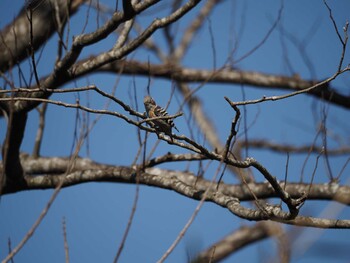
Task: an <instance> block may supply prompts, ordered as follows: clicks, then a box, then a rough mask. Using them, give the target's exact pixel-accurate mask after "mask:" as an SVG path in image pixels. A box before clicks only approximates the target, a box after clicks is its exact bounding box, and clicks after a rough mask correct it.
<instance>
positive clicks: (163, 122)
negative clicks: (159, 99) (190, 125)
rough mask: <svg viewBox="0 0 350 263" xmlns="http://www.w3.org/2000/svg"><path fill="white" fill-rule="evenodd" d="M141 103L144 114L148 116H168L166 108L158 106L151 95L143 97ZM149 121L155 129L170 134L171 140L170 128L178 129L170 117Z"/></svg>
mask: <svg viewBox="0 0 350 263" xmlns="http://www.w3.org/2000/svg"><path fill="white" fill-rule="evenodd" d="M143 104H144V105H145V109H146V114H147V117H148V118H154V117H166V116H169V114H168V113H167V112H166V110H165V109H164V108H162V107H160V106H158V105H157V103H156V102H155V101H154V99H153V98H152V97H151V96H148V95H147V96H145V97H144V99H143ZM149 123H150V125H151V126H152V127H153V128H155V129H156V130H157V131H159V132H163V133H165V134H166V135H168V136H170V138H171V140H172V133H171V130H172V128H173V127H174V128H175V130H177V131H179V130H178V129H177V128H176V126H175V124H174V122H173V120H172V119H156V120H152V121H149Z"/></svg>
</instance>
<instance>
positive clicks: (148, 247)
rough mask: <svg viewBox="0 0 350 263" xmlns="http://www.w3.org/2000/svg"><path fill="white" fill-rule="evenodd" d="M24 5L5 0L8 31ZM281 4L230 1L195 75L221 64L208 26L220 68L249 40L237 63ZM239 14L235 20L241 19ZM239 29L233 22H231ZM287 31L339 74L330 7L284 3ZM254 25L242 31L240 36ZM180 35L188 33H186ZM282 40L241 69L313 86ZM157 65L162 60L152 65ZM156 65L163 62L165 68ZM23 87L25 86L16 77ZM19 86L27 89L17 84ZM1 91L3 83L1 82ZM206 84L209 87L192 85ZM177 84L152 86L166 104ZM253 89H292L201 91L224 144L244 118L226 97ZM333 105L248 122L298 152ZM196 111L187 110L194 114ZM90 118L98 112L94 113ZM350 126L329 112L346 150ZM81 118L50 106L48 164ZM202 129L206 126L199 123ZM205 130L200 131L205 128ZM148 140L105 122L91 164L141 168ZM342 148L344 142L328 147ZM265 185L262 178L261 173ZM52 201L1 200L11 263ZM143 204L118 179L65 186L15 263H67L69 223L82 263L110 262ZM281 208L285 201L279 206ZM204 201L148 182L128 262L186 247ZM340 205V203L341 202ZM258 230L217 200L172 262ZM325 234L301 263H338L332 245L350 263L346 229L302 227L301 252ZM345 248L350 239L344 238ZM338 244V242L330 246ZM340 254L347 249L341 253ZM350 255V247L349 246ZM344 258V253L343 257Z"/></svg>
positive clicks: (253, 131)
mask: <svg viewBox="0 0 350 263" xmlns="http://www.w3.org/2000/svg"><path fill="white" fill-rule="evenodd" d="M101 2H102V1H101ZM329 2H330V3H329V4H330V6H331V8H332V9H333V15H334V17H335V19H336V22H337V23H338V26H339V28H342V26H343V25H344V24H345V21H346V20H349V18H350V15H349V12H348V10H350V2H349V1H344V0H340V1H336V2H335V1H332V2H331V1H329ZM20 5H21V3H19V1H18V2H17V1H16V2H15V1H9V0H2V1H1V2H0V17H1V19H0V26H1V27H4V26H5V25H6V24H7V23H8V22H10V21H11V20H12V19H13V18H14V17H15V15H16V14H17V12H18V11H19V9H20ZM201 5H202V4H200V5H199V6H198V7H197V8H196V9H195V10H193V11H192V12H191V13H189V14H188V15H187V16H186V17H185V18H184V22H187V21H190V20H191V19H192V18H193V16H194V14H195V13H196V12H197V11H198V10H199V8H200V6H201ZM279 8H280V4H279V1H272V0H271V1H252V0H249V1H242V0H241V1H224V3H222V4H221V5H219V7H218V8H217V9H216V10H215V11H214V12H213V14H212V16H211V17H210V21H208V22H207V23H206V26H205V27H204V28H203V30H201V32H200V33H199V34H198V35H197V36H196V38H195V43H194V45H193V46H192V47H191V48H190V50H189V52H188V54H187V55H186V57H185V59H184V61H183V64H184V65H185V66H187V67H192V68H203V69H211V68H212V66H213V52H212V50H213V49H212V43H211V41H210V37H209V36H210V35H209V29H210V27H211V30H212V32H213V37H214V39H215V43H214V45H215V51H216V64H217V65H218V66H221V65H222V63H224V61H225V60H226V58H227V55H228V53H229V51H230V41H229V38H230V37H232V39H233V40H232V41H235V40H237V41H239V47H238V50H237V53H236V54H235V57H234V58H235V59H236V58H239V57H241V56H242V55H243V54H245V53H246V52H247V51H249V50H251V49H252V48H253V47H254V46H255V45H256V44H257V43H258V42H259V41H260V40H261V39H262V38H263V37H264V35H265V34H266V32H267V31H268V30H269V28H270V27H271V25H272V24H273V22H274V21H275V19H276V17H277V14H278V10H279ZM86 10H87V8H86V7H83V8H82V10H81V13H80V14H79V15H77V16H76V17H74V18H73V19H72V32H80V31H81V26H82V25H83V24H84V22H85V14H86ZM90 15H91V19H90V22H89V25H88V28H87V30H88V31H89V30H90V31H91V30H94V29H95V28H96V24H95V21H96V20H95V14H94V12H91V14H90ZM161 15H164V12H159V13H156V12H151V11H149V12H147V14H146V15H143V16H142V21H144V23H145V24H144V27H146V25H147V23H149V22H150V21H152V20H153V19H154V18H155V17H160V16H161ZM231 15H232V18H230V16H231ZM232 24H233V25H232ZM280 25H282V26H283V28H284V29H285V30H286V31H287V32H288V33H289V34H290V35H292V36H294V37H295V38H296V39H299V40H307V39H310V41H307V42H305V43H307V45H306V52H307V55H308V57H309V58H310V59H311V61H312V64H313V67H314V71H315V73H316V77H317V79H324V78H327V77H329V76H331V75H332V74H333V73H334V72H335V71H336V69H337V63H338V61H339V57H340V52H341V46H340V43H339V40H338V38H337V36H336V34H335V32H334V28H333V25H332V23H331V21H330V19H329V16H328V11H327V9H326V7H325V6H324V4H323V1H316V0H312V1H300V0H298V1H285V3H284V9H283V16H282V20H281V22H280ZM185 26H186V24H185V23H183V22H182V23H179V32H183V30H184V29H185ZM232 27H233V28H234V31H235V32H236V34H238V33H239V32H240V28H241V27H243V30H242V34H241V35H239V36H236V35H235V34H234V33H233V31H232ZM180 35H181V34H179V36H180ZM161 38H162V33H161V32H156V34H155V35H154V41H156V42H157V43H161V44H162V47H164V42H162V40H161ZM281 39H282V38H281V34H280V33H279V31H278V30H275V31H274V32H273V33H272V34H271V36H270V37H269V39H268V40H267V41H266V43H265V44H264V45H263V46H262V47H261V48H259V49H258V50H257V51H256V52H255V53H254V54H253V55H251V56H249V57H248V58H246V59H244V60H243V61H241V62H240V63H238V64H237V65H235V66H236V67H238V68H240V69H243V70H250V71H258V72H263V73H270V74H285V75H291V74H292V73H296V74H299V75H300V76H301V77H303V78H306V79H309V78H311V73H310V71H309V70H308V67H307V66H306V65H305V63H304V60H303V56H302V55H300V53H299V52H298V50H297V49H296V48H295V46H293V45H292V44H291V42H290V41H289V40H287V39H284V41H285V43H286V47H287V49H288V59H289V60H290V62H291V64H292V68H293V72H291V71H290V70H288V67H287V66H286V59H285V56H284V54H283V49H282V44H281ZM114 41H115V37H114V36H111V37H108V38H107V39H106V40H104V41H103V42H102V43H99V44H97V45H96V46H93V47H89V48H88V49H87V50H86V53H83V56H84V55H87V54H89V53H91V52H93V53H95V54H96V53H97V52H98V51H101V50H106V49H108V48H110V47H111V46H113V44H114ZM56 43H57V38H54V39H53V41H50V42H49V43H48V44H47V45H46V47H45V49H44V53H45V56H44V58H42V61H41V62H40V63H39V65H38V71H39V74H40V75H41V76H44V75H45V74H47V73H49V72H50V70H51V69H52V68H53V65H54V64H53V62H54V59H55V52H56ZM148 57H150V58H151V59H153V57H152V55H150V54H149V53H147V52H146V51H145V50H136V51H135V52H134V53H132V54H131V55H129V57H128V58H134V59H140V60H143V61H146V60H147V58H148ZM349 59H350V55H349V53H347V54H346V57H345V64H347V63H348V62H349V61H350V60H349ZM152 61H154V60H152ZM154 62H157V61H154ZM22 67H23V69H24V70H28V61H25V62H23V63H22ZM116 78H117V76H115V75H107V74H94V75H91V76H89V78H88V80H86V79H81V80H79V81H77V83H76V85H77V86H83V85H86V84H88V83H90V84H95V85H97V86H98V87H99V88H100V89H102V90H104V91H108V92H110V91H111V90H112V87H113V85H114V84H115V81H116ZM15 81H18V80H15ZM133 81H134V80H133V79H132V78H131V77H122V79H121V80H120V82H119V84H118V88H117V92H116V94H117V96H118V98H121V99H123V100H124V101H126V102H129V101H130V100H129V94H130V92H132V90H133V89H132V86H133ZM17 83H18V82H17ZM349 83H350V78H349V74H348V73H346V74H344V76H341V77H339V78H338V79H337V80H335V81H334V82H332V85H333V86H334V87H336V88H337V90H339V91H341V92H343V93H344V94H348V95H349V94H350V92H349ZM1 85H2V83H1ZM74 85H75V84H74V83H69V84H67V85H66V86H65V87H74ZM135 85H136V91H137V100H138V103H139V107H140V109H141V110H143V105H142V99H143V96H144V95H145V94H146V86H147V79H146V78H143V77H142V78H136V79H135ZM190 86H191V88H195V87H197V86H198V84H191V85H190ZM171 87H172V83H171V82H169V81H165V80H159V79H153V80H152V87H151V94H152V95H153V96H154V97H155V99H156V101H157V102H158V103H159V104H160V105H165V104H166V103H167V101H168V98H169V95H170V93H171ZM242 89H244V91H245V95H246V98H247V99H254V98H260V97H261V96H263V95H279V94H285V93H286V92H287V91H281V90H272V89H271V90H268V89H264V90H262V89H258V88H253V87H248V86H244V87H241V86H239V85H226V84H208V85H205V86H204V87H202V88H201V89H200V90H199V91H198V92H197V95H198V96H199V98H201V100H202V101H203V105H204V110H205V112H206V113H207V114H208V115H209V117H210V118H211V119H212V120H213V122H214V124H215V125H216V127H217V131H218V134H219V135H220V139H221V140H222V141H224V140H225V139H226V136H227V134H228V132H229V128H230V122H231V120H232V118H233V116H234V112H233V111H232V109H231V108H230V107H229V105H227V103H226V102H225V100H224V99H223V97H224V96H228V97H229V98H231V99H232V100H236V101H239V100H242ZM89 97H90V103H91V107H93V108H96V109H97V108H102V107H103V105H104V103H105V99H104V98H101V97H99V96H97V94H94V93H90V94H89ZM175 97H176V98H178V99H180V100H181V95H180V94H179V93H178V92H175ZM75 98H76V95H54V96H53V97H52V99H55V100H62V101H65V102H71V103H72V102H74V101H75ZM80 99H81V101H82V102H86V95H81V97H80ZM322 106H324V104H323V103H320V102H315V99H314V98H312V97H310V96H305V95H301V96H297V97H293V98H290V99H287V100H283V101H278V102H267V103H264V104H260V105H254V106H253V105H251V106H249V107H247V115H246V116H244V117H245V118H246V119H247V123H248V125H249V124H252V123H253V125H252V127H251V128H250V129H249V133H248V137H249V138H251V139H253V138H257V139H270V140H273V141H274V142H280V143H284V142H288V143H292V144H295V145H303V144H304V143H307V142H308V143H310V142H311V141H312V139H313V138H314V134H315V129H316V125H317V122H316V121H315V119H314V118H313V112H312V110H313V109H316V112H317V113H318V115H319V113H320V108H321V107H322ZM111 109H113V110H119V111H121V110H122V109H120V107H118V106H115V105H111ZM177 110H178V103H177V101H176V100H173V101H172V103H171V104H170V107H169V109H168V111H169V112H170V113H172V112H176V111H177ZM185 114H188V110H187V109H185ZM90 118H91V119H93V118H94V116H90ZM318 118H320V115H319V117H318ZM348 118H349V112H348V111H346V110H344V109H342V108H340V107H337V106H331V107H330V109H329V119H328V124H329V125H330V127H329V128H330V129H331V131H332V132H333V131H334V132H335V133H337V134H339V136H341V137H342V138H343V144H346V145H349V130H350V127H349V124H348V123H347V122H344V120H347V119H348ZM74 122H75V111H74V110H72V109H66V108H60V107H57V106H53V105H50V106H49V108H48V113H47V126H46V128H45V136H44V141H43V148H42V155H43V156H68V155H69V154H70V149H71V147H72V140H73V130H74ZM37 125H38V118H37V113H36V111H33V112H31V113H30V115H29V120H28V125H27V128H26V133H25V138H24V141H23V144H22V148H21V149H22V151H24V152H31V151H32V147H33V142H34V137H35V133H36V129H37ZM176 125H177V127H178V128H179V129H180V132H181V133H183V134H189V133H188V127H187V125H186V123H185V121H183V120H181V119H177V120H176ZM194 127H195V126H194ZM195 129H196V128H195ZM4 134H5V122H4V120H3V119H0V140H1V142H2V141H3V138H4ZM136 135H137V132H136V129H135V127H132V126H130V125H126V123H125V122H124V121H122V120H120V119H116V118H114V117H110V116H103V117H102V118H101V120H100V121H99V122H98V123H97V125H96V127H95V128H94V129H93V131H92V133H91V134H90V137H89V157H90V158H91V159H93V160H95V161H98V162H102V163H108V164H115V165H130V164H131V162H132V161H133V157H134V156H135V154H136V151H137V146H138V144H137V137H136ZM154 142H155V136H154V135H151V138H150V140H149V143H148V144H149V145H152V143H154ZM329 144H330V146H331V147H335V146H337V145H338V144H337V143H336V142H335V141H333V140H331V139H330V140H329ZM86 149H87V148H86V146H84V147H83V149H82V152H81V156H87V150H86ZM168 151H171V152H184V150H182V149H179V148H177V147H174V146H169V145H168V144H166V143H164V142H161V143H160V146H159V147H158V149H157V151H156V153H155V155H161V154H164V153H166V152H168ZM249 155H250V156H253V157H254V158H256V159H257V160H259V161H260V162H261V163H262V164H263V165H265V166H266V167H267V168H268V169H269V170H270V171H271V172H272V173H273V174H274V175H275V176H277V178H279V179H280V180H283V178H284V170H285V161H286V156H285V155H278V154H276V153H272V152H269V151H257V150H255V151H254V150H250V151H249ZM315 158H316V156H314V155H313V156H311V158H310V162H309V163H308V165H307V168H306V173H305V174H306V177H305V178H306V180H309V179H310V176H309V175H310V172H311V171H312V169H313V167H314V163H315ZM347 158H348V157H347V156H345V157H337V158H333V159H332V164H333V165H332V168H333V169H334V173H335V174H336V173H337V172H339V171H340V168H341V167H342V165H343V164H344V163H345V160H346V159H347ZM304 160H305V155H291V156H290V170H289V176H290V177H289V179H290V181H298V180H299V179H300V172H301V167H302V163H303V161H304ZM185 166H186V164H184V165H179V164H176V165H173V164H172V165H162V166H161V167H163V168H169V169H179V170H180V169H183V168H184V167H185ZM216 168H217V164H216V165H211V167H210V169H209V170H208V172H207V174H206V177H207V178H211V177H212V176H213V174H214V172H215V170H216ZM196 169H197V164H192V165H191V166H190V170H191V171H193V172H195V171H196ZM349 172H350V170H349V168H347V169H346V170H345V172H344V175H343V177H342V178H341V183H343V184H345V183H347V184H348V182H346V179H347V178H346V174H347V173H349ZM225 176H226V177H225V178H224V180H225V181H227V182H236V181H235V179H234V178H233V177H232V176H231V175H230V174H226V175H225ZM257 180H258V181H263V178H262V177H259V175H258V176H257ZM315 181H316V182H327V177H326V174H325V170H324V167H323V163H322V165H320V169H319V172H318V173H317V176H316V178H315ZM51 194H52V190H46V191H30V192H22V193H17V194H12V195H6V196H4V197H2V198H1V203H0V258H1V259H2V258H4V257H5V255H6V252H7V242H8V238H11V242H12V246H13V247H14V246H16V245H17V244H18V242H20V240H21V239H22V238H23V236H24V235H25V234H26V232H27V231H28V230H29V229H30V227H31V226H32V224H33V223H34V222H35V220H36V219H37V217H38V216H39V214H40V212H41V211H42V209H43V208H44V206H45V205H46V203H47V201H48V199H49V198H50V196H51ZM134 197H135V186H134V185H125V184H111V183H90V184H83V185H78V186H74V187H70V188H67V189H63V190H62V191H61V193H60V194H59V196H58V198H57V200H56V201H55V202H54V204H53V206H52V207H51V209H50V211H49V213H48V215H47V216H46V217H45V219H44V220H43V222H42V224H41V225H40V226H39V228H38V229H37V231H36V233H35V235H34V236H33V237H32V238H31V239H30V240H29V242H28V243H27V244H26V246H25V247H24V248H23V249H22V250H21V251H20V252H19V253H18V255H16V256H15V262H53V263H55V262H64V248H63V234H62V218H63V217H64V218H65V220H66V224H67V236H68V243H69V250H70V259H71V262H111V261H112V260H113V258H114V256H115V254H116V252H117V249H118V246H119V244H120V240H121V237H122V235H123V232H124V230H125V227H126V224H127V221H128V219H129V215H130V212H131V207H132V203H133V200H134ZM275 202H277V201H275ZM197 204H198V203H197V202H196V201H193V200H189V199H188V198H185V197H183V196H179V195H178V194H176V193H174V192H171V191H167V190H161V189H156V188H153V187H145V186H141V188H140V198H139V202H138V207H137V212H136V214H135V218H134V221H133V225H132V228H131V231H130V234H129V236H128V239H127V241H126V244H125V248H124V251H123V253H122V256H121V259H120V262H155V261H156V260H158V259H159V258H160V257H161V255H162V254H163V253H164V252H165V251H166V250H167V249H168V247H169V246H170V245H171V243H172V242H173V241H174V240H175V238H176V237H177V235H178V233H179V232H180V231H181V229H182V228H183V226H184V225H185V224H186V222H187V221H188V219H189V218H190V216H191V215H192V213H193V211H194V209H195V207H196V205H197ZM329 205H330V204H329V203H326V202H321V201H320V202H314V201H310V202H308V203H307V204H306V205H305V206H304V207H303V209H302V211H301V213H302V214H305V215H313V216H318V215H319V213H321V212H322V211H323V209H324V208H325V207H328V206H329ZM332 207H333V206H332ZM331 216H332V214H327V216H326V217H331ZM349 216H350V213H349V211H348V209H346V208H345V209H344V208H342V209H341V212H340V214H339V217H340V218H349ZM247 224H248V225H249V224H251V223H250V222H246V221H243V220H241V219H239V218H237V217H235V216H233V215H232V214H230V213H229V212H228V211H226V210H224V209H222V208H220V207H217V206H215V205H213V204H209V203H208V204H205V205H204V206H203V208H202V209H201V211H200V213H199V215H198V217H197V218H196V220H195V221H194V223H193V225H192V226H191V228H190V229H189V231H188V233H187V234H186V236H185V237H184V239H183V240H182V241H181V243H180V244H179V245H178V246H177V248H176V249H175V250H174V252H173V253H172V254H171V255H170V257H169V258H168V261H167V262H186V249H187V248H189V247H190V248H191V249H192V250H193V251H194V252H196V251H200V250H201V249H204V248H205V247H207V246H209V245H211V244H212V243H214V242H216V241H218V240H220V239H221V238H222V237H224V236H225V235H227V234H228V233H230V232H232V231H234V230H235V229H237V228H238V227H240V226H242V225H247ZM287 229H288V230H289V231H295V230H296V229H297V230H300V229H299V228H291V227H287ZM318 235H320V238H318V239H316V240H315V241H314V242H313V243H312V245H311V246H310V247H309V249H308V250H306V251H304V252H302V254H298V253H295V255H293V258H292V259H293V260H292V262H301V263H303V262H329V260H330V259H329V258H327V257H325V256H324V255H323V254H322V253H321V254H319V255H321V256H322V257H321V256H317V255H318V253H320V251H324V249H323V246H324V245H325V244H326V245H328V249H329V254H331V255H333V256H334V254H335V253H337V255H338V258H337V259H336V260H335V259H334V258H333V259H332V262H346V261H345V259H346V258H345V257H344V258H342V256H343V255H347V256H348V258H349V251H348V250H347V249H345V248H344V247H343V246H349V243H348V241H345V240H346V239H348V232H347V231H346V230H345V231H341V230H311V229H307V230H303V236H302V237H303V238H302V239H298V245H299V246H303V245H304V246H305V247H306V245H305V242H307V241H308V240H312V238H313V237H315V236H318ZM342 241H344V242H342ZM329 244H333V245H334V246H329ZM335 246H337V248H338V249H340V252H339V251H338V250H335V248H336V247H335ZM274 247H275V242H274V241H271V239H270V240H266V241H262V242H260V243H259V244H258V245H254V246H250V247H248V248H245V249H243V250H242V251H240V252H238V253H236V254H234V255H233V256H232V257H230V258H229V259H227V260H226V261H225V262H232V261H241V260H243V259H244V260H246V261H249V262H259V261H260V260H261V258H263V259H264V258H266V260H267V261H269V259H270V257H273V256H274V255H275V250H274V249H273V248H274ZM342 248H344V249H342ZM332 251H334V253H332Z"/></svg>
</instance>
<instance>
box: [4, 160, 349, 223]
mask: <svg viewBox="0 0 350 263" xmlns="http://www.w3.org/2000/svg"><path fill="white" fill-rule="evenodd" d="M22 164H23V167H24V168H25V169H26V170H25V172H26V173H27V174H38V173H39V172H43V171H45V172H46V171H47V172H48V173H50V171H49V170H50V169H48V168H47V167H51V169H52V170H51V171H56V172H59V171H60V169H62V168H67V165H69V159H68V158H67V159H61V160H60V158H53V159H51V158H37V159H33V158H31V157H24V159H23V162H22ZM26 164H28V165H26ZM56 164H57V165H56ZM45 167H46V168H45ZM73 167H74V168H72V169H73V170H72V172H71V173H69V174H67V175H52V174H51V175H33V176H31V175H27V176H25V180H26V184H25V185H22V186H20V187H17V188H13V189H6V190H5V191H4V192H3V194H8V193H13V192H17V191H22V190H31V189H50V188H55V187H56V186H57V185H58V184H59V183H60V182H62V179H63V177H64V183H63V186H62V187H68V186H72V185H76V184H81V183H86V182H118V183H132V184H134V183H135V182H136V178H135V176H136V169H134V168H130V167H123V166H108V165H101V166H100V165H99V164H96V163H94V162H91V161H89V160H86V159H77V160H76V161H75V166H73ZM78 167H81V168H82V169H81V170H79V169H78ZM27 168H28V169H27ZM30 169H31V170H30ZM45 169H46V170H45ZM62 170H64V169H62ZM139 183H140V184H144V185H149V186H155V187H160V188H164V189H170V190H174V191H176V192H178V193H179V194H182V195H184V196H187V197H189V198H192V199H195V200H200V199H201V197H202V195H203V193H204V192H205V191H206V190H207V189H208V187H209V185H210V181H207V180H205V179H201V178H198V177H196V176H194V175H192V174H191V173H188V172H179V171H169V170H163V169H158V168H149V169H147V170H146V172H144V173H142V174H141V175H140V177H139ZM280 187H283V184H280ZM308 187H309V185H306V184H288V185H287V187H286V189H285V190H286V191H288V192H292V191H293V189H294V194H296V195H297V196H296V197H299V198H300V197H303V196H304V192H303V190H304V189H305V188H308ZM249 188H250V191H257V192H256V193H257V195H258V196H259V195H260V196H259V197H262V198H267V197H274V196H278V197H280V193H276V192H275V190H273V189H272V187H271V185H266V184H249ZM263 189H267V191H264V190H263ZM250 191H249V190H248V189H247V188H246V186H244V185H236V186H234V185H225V184H221V185H220V187H219V189H218V191H212V190H211V191H210V192H208V195H207V197H206V201H210V202H213V203H216V204H218V205H220V206H222V207H225V208H227V209H228V210H229V211H231V212H232V213H233V214H235V215H237V216H239V217H241V218H244V219H248V220H257V221H260V220H266V219H270V220H274V221H278V222H282V223H286V224H293V225H299V226H311V227H320V228H349V227H350V222H348V221H347V220H331V219H321V218H312V217H304V216H295V217H294V219H291V218H290V214H289V213H286V212H283V211H282V210H281V208H280V207H278V206H271V205H268V204H261V206H262V207H263V210H254V209H249V208H245V207H243V206H241V205H240V203H239V200H243V199H244V198H242V197H244V196H245V197H246V198H247V199H248V198H249V200H254V198H253V197H252V196H251V192H250ZM268 192H269V193H270V196H268V195H266V196H262V193H265V194H267V193H268ZM349 193H350V188H349V187H347V186H339V185H338V184H332V185H329V186H326V185H324V184H321V185H317V184H315V185H313V186H312V188H311V191H310V193H309V195H308V199H328V200H336V201H339V202H342V203H346V204H348V205H349V204H350V198H349V196H350V194H349ZM242 195H243V196H242ZM290 195H291V196H292V194H290Z"/></svg>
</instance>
